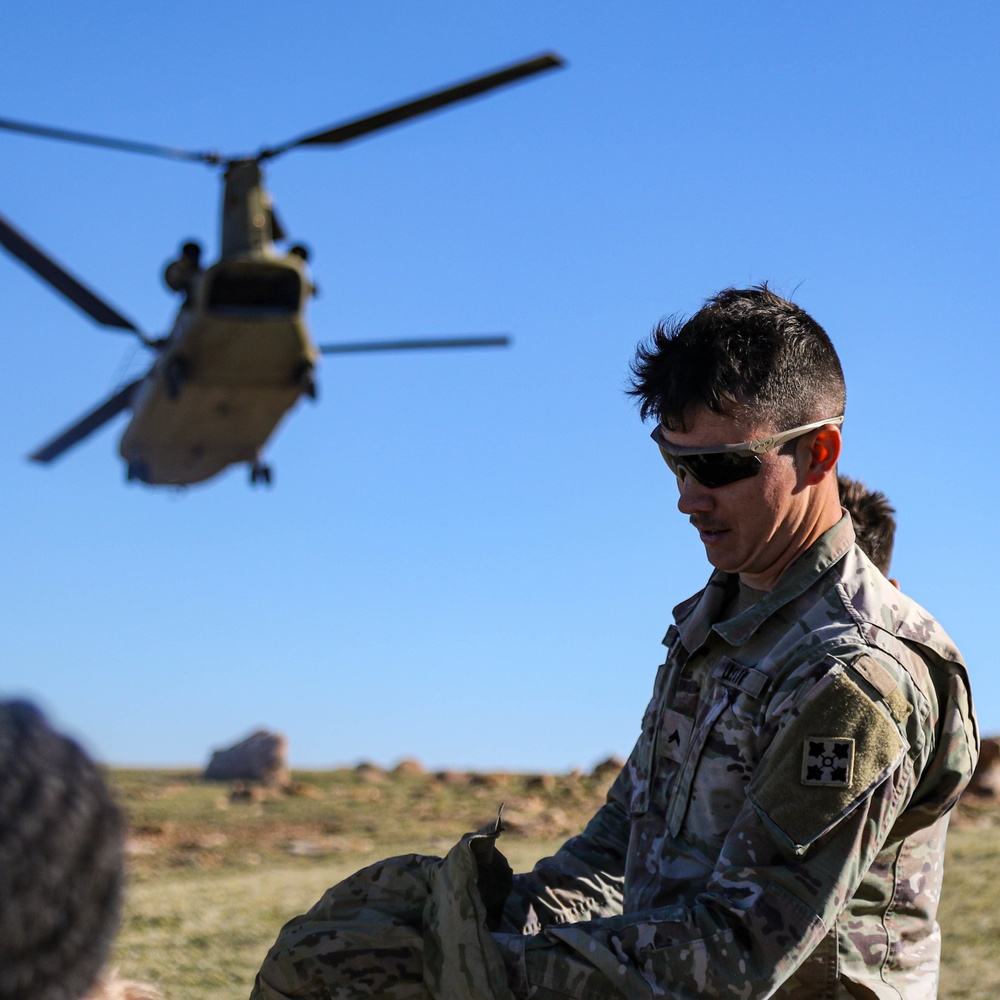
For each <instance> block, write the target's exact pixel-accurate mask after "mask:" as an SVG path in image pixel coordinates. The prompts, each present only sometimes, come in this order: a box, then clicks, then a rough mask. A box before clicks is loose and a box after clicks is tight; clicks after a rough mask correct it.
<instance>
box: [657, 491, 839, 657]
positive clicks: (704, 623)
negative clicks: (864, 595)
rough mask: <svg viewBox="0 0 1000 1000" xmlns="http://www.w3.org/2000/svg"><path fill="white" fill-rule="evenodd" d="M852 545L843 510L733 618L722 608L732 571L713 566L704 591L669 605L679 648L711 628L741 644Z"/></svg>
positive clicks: (733, 585)
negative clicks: (769, 588)
mask: <svg viewBox="0 0 1000 1000" xmlns="http://www.w3.org/2000/svg"><path fill="white" fill-rule="evenodd" d="M853 545H854V524H853V522H852V521H851V517H850V515H849V514H848V513H847V512H846V511H845V512H844V514H843V515H842V517H841V518H840V520H839V521H838V522H837V523H836V524H835V525H833V527H832V528H828V529H827V530H826V531H825V532H823V534H822V535H820V537H819V538H817V539H816V541H815V542H813V544H812V545H810V546H809V548H808V549H806V551H805V552H803V553H802V555H801V556H799V558H798V559H796V560H795V562H793V563H792V564H791V566H789V567H788V569H786V570H785V572H784V573H782V575H781V579H780V580H779V581H778V586H777V587H775V588H774V590H772V591H771V592H770V593H769V594H768V595H767V596H766V597H764V598H763V599H762V600H760V601H758V602H757V603H756V604H754V605H752V606H751V607H749V608H747V610H746V611H744V612H743V613H742V614H740V615H737V616H736V617H735V618H728V619H725V618H723V619H722V620H721V621H720V620H719V619H720V618H721V616H722V615H723V614H724V613H725V608H726V606H727V604H729V601H730V599H731V597H732V596H733V595H734V594H735V593H736V589H737V588H738V586H739V579H738V577H737V576H736V575H735V574H733V573H723V572H722V571H721V570H715V571H714V572H713V573H712V575H711V577H710V578H709V581H708V584H707V586H706V587H705V589H704V590H702V591H700V592H699V593H697V594H695V595H694V596H693V597H689V598H688V599H687V600H686V601H683V602H682V603H681V604H678V605H677V607H676V608H674V621H675V622H676V623H677V629H678V631H679V632H680V637H681V642H683V643H684V647H685V649H687V650H688V651H689V652H692V653H693V652H694V651H695V650H696V649H697V648H698V647H699V646H700V645H701V644H702V643H703V642H704V641H705V640H706V639H707V638H708V635H709V633H710V632H711V631H713V630H714V631H715V632H717V633H718V634H719V635H720V636H721V637H722V638H723V639H725V641H726V642H728V643H729V644H730V645H732V646H740V645H742V644H743V643H745V642H746V641H747V640H748V639H749V638H750V637H751V636H752V635H753V634H754V632H756V631H757V629H759V628H760V626H761V625H763V624H764V622H766V621H767V620H768V618H770V617H771V616H772V615H773V614H774V613H775V612H776V611H777V610H778V609H779V608H782V607H784V606H785V605H786V604H788V603H789V602H790V601H793V600H794V599H795V598H796V597H799V596H800V595H801V594H804V593H805V592H806V591H807V590H808V589H809V588H810V587H811V586H812V585H813V584H814V583H815V582H816V581H817V580H818V579H819V578H820V577H821V576H823V574H824V573H826V571H827V570H828V569H830V567H831V566H833V565H835V564H836V563H838V562H839V561H840V560H841V559H843V558H844V556H845V555H846V554H847V552H848V551H850V549H851V546H853Z"/></svg>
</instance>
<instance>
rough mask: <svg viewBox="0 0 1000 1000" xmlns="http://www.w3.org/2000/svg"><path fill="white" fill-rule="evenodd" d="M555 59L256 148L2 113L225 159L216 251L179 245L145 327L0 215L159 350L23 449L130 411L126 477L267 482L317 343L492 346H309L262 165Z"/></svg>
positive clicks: (3, 241)
mask: <svg viewBox="0 0 1000 1000" xmlns="http://www.w3.org/2000/svg"><path fill="white" fill-rule="evenodd" d="M561 65H562V60H561V59H560V58H559V57H558V56H556V55H554V54H552V53H546V54H544V55H541V56H538V57H536V58H533V59H529V60H526V61H524V62H519V63H516V64H514V65H512V66H507V67H504V68H502V69H498V70H496V71H494V72H492V73H488V74H486V75H484V76H479V77H476V78H474V79H471V80H467V81H465V82H462V83H458V84H455V85H453V86H449V87H446V88H444V89H443V90H438V91H435V92H433V93H429V94H425V95H423V96H421V97H417V98H414V99H413V100H410V101H407V102H405V103H402V104H397V105H394V106H392V107H388V108H384V109H382V110H380V111H376V112H373V113H370V114H367V115H364V116H363V117H360V118H356V119H353V120H351V121H346V122H343V123H341V124H338V125H333V126H331V127H329V128H326V129H323V130H322V131H319V132H312V133H309V134H308V135H304V136H300V137H299V138H297V139H292V140H290V141H288V142H285V143H282V144H281V145H279V146H273V147H266V148H264V149H262V150H260V152H258V153H257V154H256V155H255V156H247V157H228V158H227V157H223V156H220V155H219V154H218V153H213V152H196V151H191V150H183V149H173V148H170V147H165V146H157V145H152V144H148V143H143V142H133V141H130V140H125V139H114V138H110V137H107V136H100V135H92V134H89V133H85V132H75V131H69V130H66V129H59V128H51V127H48V126H44V125H35V124H30V123H26V122H18V121H11V120H8V119H0V129H5V130H7V131H13V132H21V133H26V134H29V135H35V136H41V137H44V138H49V139H58V140H62V141H65V142H75V143H85V144H88V145H94V146H105V147H109V148H111V149H118V150H125V151H128V152H133V153H143V154H146V155H150V156H159V157H166V158H169V159H173V160H182V161H189V162H196V163H206V164H209V165H211V166H219V167H222V168H223V170H224V173H223V177H224V190H223V199H222V241H221V245H222V249H221V254H220V256H219V259H218V260H217V261H216V262H215V263H213V264H211V265H210V266H208V267H203V266H202V260H201V249H200V247H199V246H198V245H197V244H196V243H186V244H185V245H184V246H183V248H182V250H181V253H180V256H179V257H178V258H177V259H176V260H174V261H172V262H171V263H170V264H168V265H167V267H166V269H165V272H164V279H165V281H166V283H167V285H168V286H169V287H170V288H171V289H173V290H174V291H175V292H177V293H179V294H180V295H183V297H184V298H183V302H182V304H181V306H180V309H179V310H178V312H177V316H176V319H175V320H174V324H173V327H172V329H171V331H170V333H169V334H168V335H167V336H165V337H162V338H153V337H150V336H148V335H147V334H145V333H143V332H142V331H141V330H140V329H139V328H138V327H137V326H136V325H135V324H134V323H133V322H132V321H131V320H129V319H127V318H126V317H125V316H123V315H122V314H121V313H120V312H118V310H117V309H115V308H114V307H113V306H111V305H109V304H108V303H107V302H106V301H104V300H103V299H101V298H100V297H99V296H98V295H96V294H95V293H94V292H93V291H91V290H90V289H89V288H87V287H86V286H85V285H84V284H83V283H82V282H80V281H79V280H78V279H77V278H75V277H74V276H73V275H71V274H70V273H69V272H68V271H67V270H66V269H65V268H63V267H62V266H61V265H60V264H57V263H56V262H55V260H53V258H52V257H50V256H49V255H48V254H46V253H45V252H44V251H43V250H41V249H39V248H38V247H37V246H35V245H34V244H33V243H31V242H30V240H29V239H28V238H27V237H26V236H25V235H24V234H22V233H21V232H19V231H18V230H17V229H15V228H14V226H13V225H11V223H10V222H8V221H6V220H4V219H3V218H2V217H0V245H2V246H4V247H5V248H6V249H7V250H8V251H9V252H10V253H11V254H12V255H13V256H14V257H16V258H17V259H18V260H20V261H21V262H22V263H23V264H25V265H26V266H27V267H29V268H30V269H31V270H32V271H34V272H35V274H37V275H38V277H40V278H42V279H43V280H44V281H46V282H47V283H48V284H49V285H50V286H51V287H52V288H53V289H55V290H56V291H57V292H59V293H60V294H61V295H63V296H65V297H66V298H67V299H69V301H70V302H72V303H73V304H74V305H76V306H77V307H79V308H80V309H81V310H83V312H85V313H87V315H89V316H90V317H91V318H92V319H93V320H95V321H96V322H97V323H100V324H101V325H103V326H106V327H109V328H111V329H117V330H124V331H128V332H130V333H132V334H134V335H135V336H137V337H138V338H139V340H141V341H142V343H143V344H144V345H145V346H146V347H148V348H151V349H152V350H153V351H155V352H156V358H155V360H154V361H153V364H152V366H151V367H150V368H149V370H148V371H147V372H146V374H145V375H143V376H142V377H141V378H138V379H136V380H135V381H133V382H130V383H129V384H128V385H125V386H123V387H122V388H120V389H119V390H118V391H117V392H115V393H114V394H113V395H112V396H111V397H110V398H108V399H106V400H104V401H103V402H102V403H100V404H99V405H98V406H96V407H95V408H94V409H92V410H91V411H90V412H89V413H87V414H85V415H84V416H83V417H81V418H80V419H79V420H77V421H76V422H75V423H74V424H72V425H71V426H70V427H68V428H67V429H66V430H65V431H63V432H62V433H61V434H59V435H58V436H57V437H55V438H54V439H52V440H51V441H49V442H48V443H47V444H45V445H43V446H42V447H41V448H39V449H38V450H37V451H35V452H34V453H32V454H31V455H30V456H29V457H30V458H31V459H32V460H33V461H36V462H43V463H48V462H52V461H54V460H55V459H57V458H59V456H61V455H62V454H64V453H65V452H66V451H67V450H68V449H70V448H72V447H73V446H74V445H76V444H78V443H79V442H80V441H82V440H83V439H84V438H86V437H88V436H89V435H90V434H92V433H93V432H94V431H96V430H98V429H99V428H100V427H102V426H103V425H104V424H105V423H107V422H108V421H109V420H111V419H112V418H114V417H115V416H117V415H118V414H119V413H121V412H123V411H125V410H131V413H132V416H131V419H130V421H129V423H128V426H127V427H126V429H125V432H124V434H123V435H122V438H121V442H120V444H119V451H120V453H121V456H122V458H123V459H124V460H125V463H126V478H127V479H129V480H138V481H140V482H143V483H147V484H150V485H171V486H187V485H189V484H192V483H198V482H202V481H204V480H206V479H210V478H211V477H212V476H215V475H217V474H218V473H219V472H221V471H222V470H223V469H225V468H226V467H228V466H230V465H233V464H235V463H241V462H246V463H248V465H249V467H250V481H251V483H259V482H264V483H270V482H271V478H272V470H271V467H270V466H268V465H266V464H264V462H263V461H262V460H261V453H262V450H263V448H264V446H265V444H266V443H267V441H268V439H269V438H270V436H271V435H272V434H273V432H274V430H275V428H276V427H277V425H278V423H279V422H280V421H281V419H282V417H283V416H284V415H285V414H286V413H287V412H288V411H289V410H290V409H291V408H292V406H294V405H295V403H296V402H297V401H298V400H299V398H300V397H302V396H309V397H313V398H315V397H316V379H315V367H316V362H317V361H318V358H319V356H320V355H322V354H339V353H347V352H356V351H394V350H410V349H434V348H459V347H498V346H503V345H505V344H507V343H509V338H508V337H506V336H482V337H478V336H477V337H449V338H441V339H429V340H428V339H425V340H394V341H374V342H365V343H355V344H324V345H319V346H317V345H315V344H314V343H313V341H312V339H311V337H310V335H309V331H308V329H307V327H306V324H305V318H304V310H305V306H306V303H307V302H308V300H309V298H310V297H311V296H312V295H313V294H315V286H314V285H313V284H312V281H311V279H310V276H309V273H308V269H307V266H306V261H307V256H308V255H307V253H306V251H305V249H304V248H303V247H302V246H300V245H295V246H292V247H291V248H290V249H289V250H288V251H287V252H286V253H280V252H279V251H278V250H277V249H276V248H275V241H283V240H285V239H286V234H285V232H284V230H283V229H282V227H281V224H280V222H279V221H278V218H277V216H276V214H275V212H274V208H273V206H272V202H271V198H270V195H269V194H268V193H267V191H266V190H265V188H264V185H263V173H262V169H261V164H263V163H264V162H265V161H267V160H272V159H274V158H275V157H276V156H280V155H282V154H283V153H287V152H289V151H290V150H293V149H298V148H300V147H302V146H323V145H339V144H343V143H346V142H350V141H352V140H353V139H357V138H359V137H361V136H364V135H368V134H370V133H371V132H374V131H377V130H379V129H383V128H387V127H389V126H391V125H396V124H398V123H400V122H403V121H406V120H407V119H409V118H413V117H416V116H418V115H423V114H427V113H428V112H431V111H435V110H437V109H439V108H443V107H445V106H446V105H450V104H454V103H456V102H458V101H462V100H466V99H468V98H471V97H475V96H477V95H479V94H483V93H485V92H486V91H489V90H493V89H494V88H497V87H501V86H504V85H506V84H509V83H513V82H515V81H517V80H521V79H524V78H525V77H529V76H532V75H534V74H536V73H541V72H544V71H547V70H550V69H554V68H556V67H558V66H561Z"/></svg>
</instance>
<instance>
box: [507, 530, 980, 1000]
mask: <svg viewBox="0 0 1000 1000" xmlns="http://www.w3.org/2000/svg"><path fill="white" fill-rule="evenodd" d="M737 586H738V581H737V580H736V578H734V577H730V576H729V575H727V574H724V573H720V572H716V573H714V574H713V576H712V578H711V580H710V582H709V584H708V586H707V587H706V588H705V590H703V591H702V592H700V593H699V594H697V595H695V596H694V597H692V598H691V599H690V600H688V601H686V602H684V603H683V604H681V605H680V606H678V607H677V608H676V609H675V611H674V617H675V624H674V625H673V626H671V628H670V630H669V632H668V633H667V636H666V638H665V640H664V643H665V645H667V647H668V654H667V658H666V662H665V663H664V664H663V666H662V667H661V668H660V670H659V672H658V674H657V678H656V683H655V687H654V693H653V697H652V700H651V701H650V703H649V707H648V708H647V710H646V713H645V716H644V719H643V723H642V732H641V735H640V736H639V739H638V742H637V743H636V746H635V749H634V750H633V751H632V754H631V756H630V757H629V760H628V762H627V764H626V766H625V768H624V769H623V771H622V773H621V774H620V776H619V777H618V779H617V780H616V782H615V784H614V785H613V787H612V789H611V791H610V793H609V796H608V801H607V803H606V805H605V806H604V807H603V808H602V809H601V810H600V811H599V812H598V814H597V815H596V816H595V817H594V819H593V820H592V821H591V822H590V824H589V825H588V826H587V828H586V830H585V831H584V832H583V834H581V835H580V836H578V837H575V838H573V839H571V840H570V841H568V842H567V843H566V844H565V845H564V846H563V847H562V848H561V849H560V851H559V852H558V853H557V854H556V855H555V856H554V857H552V858H547V859H545V860H543V861H541V862H539V864H538V865H537V866H536V867H535V869H534V870H533V871H532V872H531V873H528V874H525V875H521V876H517V877H516V878H515V884H514V891H513V893H512V895H511V897H510V898H509V900H508V903H507V908H506V914H505V923H504V925H503V928H502V929H501V931H500V932H498V933H497V934H495V935H494V940H495V942H496V943H497V945H498V946H499V948H500V949H501V952H502V954H503V956H504V961H505V963H506V966H507V971H508V976H509V980H510V987H511V990H512V991H513V993H514V994H515V995H516V996H518V997H528V996H531V997H533V998H535V1000H545V998H550V997H551V998H554V997H560V998H564V997H578V998H614V997H635V998H639V997H642V998H645V997H677V998H681V997H685V998H686V997H692V998H693V997H733V998H736V997H739V998H741V1000H751V998H762V997H771V996H778V997H783V998H788V1000H805V998H809V1000H824V998H831V1000H832V998H844V997H874V998H882V997H886V998H888V997H893V998H900V997H905V998H906V1000H930V998H933V997H935V996H936V992H937V973H938V965H939V955H940V930H939V928H938V925H937V922H936V919H935V914H936V910H937V903H938V898H939V894H940V888H941V877H942V862H943V855H944V837H945V830H946V826H947V819H948V811H949V810H950V809H951V807H952V806H953V805H954V803H955V801H956V799H957V798H958V796H959V794H960V792H961V791H962V789H963V788H964V787H965V785H966V784H967V782H968V780H969V778H970V776H971V773H972V769H973V767H974V765H975V760H976V757H977V755H978V733H977V729H976V723H975V718H974V715H973V710H972V705H971V701H970V695H969V687H968V679H967V675H966V671H965V667H964V665H963V663H962V659H961V657H960V655H959V653H958V651H957V650H956V648H955V646H954V645H953V643H952V642H951V640H950V639H949V638H948V636H947V635H946V634H945V632H944V631H943V630H942V629H941V627H940V626H939V625H938V623H937V622H936V621H935V620H934V619H933V618H932V617H931V616H930V615H929V614H928V613H927V612H926V611H924V610H923V609H922V608H920V607H919V606H917V605H916V604H915V603H914V602H913V601H911V600H909V599H908V598H907V597H905V596H904V595H903V594H901V593H900V592H899V591H898V590H896V589H895V588H894V587H893V586H892V585H891V584H890V583H889V582H888V581H887V580H885V578H884V577H883V576H882V575H881V574H880V573H879V572H878V571H877V570H876V569H875V568H874V566H873V565H872V564H871V563H870V562H869V561H868V559H867V558H866V557H865V556H864V554H863V553H862V552H861V550H860V549H859V548H858V547H857V546H856V545H854V529H853V525H852V524H851V521H850V518H849V517H847V516H845V518H844V519H843V520H841V522H840V523H839V524H837V525H835V526H834V527H833V528H831V529H830V530H829V531H828V532H826V533H825V534H824V535H823V536H822V537H821V538H820V539H819V540H818V541H817V542H816V543H815V544H814V545H813V546H812V547H811V548H810V549H809V551H808V552H806V553H805V554H804V555H803V556H802V557H801V558H800V559H799V560H798V561H797V562H796V563H795V564H793V565H792V566H791V567H789V569H788V570H787V571H786V572H785V574H784V575H783V576H782V579H781V581H780V582H779V585H778V587H777V588H776V589H775V590H773V591H771V592H769V593H768V594H766V596H764V597H763V599H762V600H760V601H759V602H758V603H756V604H754V605H752V606H751V607H749V608H748V609H747V610H744V611H742V613H739V614H737V615H735V616H733V617H727V610H726V609H727V608H730V607H732V605H733V596H734V588H735V587H737Z"/></svg>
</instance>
